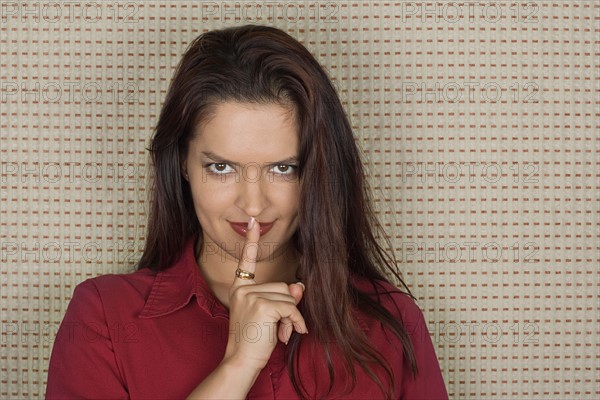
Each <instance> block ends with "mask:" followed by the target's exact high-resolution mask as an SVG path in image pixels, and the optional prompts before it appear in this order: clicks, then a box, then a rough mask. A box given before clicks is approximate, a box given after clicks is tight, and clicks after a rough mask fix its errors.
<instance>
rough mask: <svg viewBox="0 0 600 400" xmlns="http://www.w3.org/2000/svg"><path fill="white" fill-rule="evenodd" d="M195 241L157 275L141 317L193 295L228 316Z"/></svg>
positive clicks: (208, 309) (170, 308)
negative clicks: (203, 268) (198, 258)
mask: <svg viewBox="0 0 600 400" xmlns="http://www.w3.org/2000/svg"><path fill="white" fill-rule="evenodd" d="M195 243H196V236H194V237H192V238H190V239H189V240H188V242H187V243H186V244H185V247H184V251H183V254H182V255H181V257H180V258H179V260H178V261H177V262H176V263H175V264H174V265H173V266H172V267H171V268H167V269H166V270H163V271H160V272H158V273H157V274H156V278H155V279H154V283H153V285H152V289H151V291H150V296H148V299H146V304H145V305H144V308H143V309H142V311H141V313H140V314H139V317H140V318H155V317H162V316H164V315H167V314H171V313H173V312H175V311H177V310H179V309H181V308H183V307H185V306H186V305H187V304H188V303H189V302H190V300H191V299H192V297H193V296H195V297H196V301H197V302H198V305H199V306H200V308H201V309H203V310H204V311H205V312H207V313H209V314H210V315H211V316H212V317H218V316H220V317H226V318H228V316H229V312H228V311H227V309H226V308H225V307H224V306H223V304H221V302H220V301H219V300H218V299H217V298H216V296H215V295H214V294H213V292H212V290H211V289H210V287H209V286H208V284H207V283H206V280H205V279H204V276H202V274H201V273H200V269H199V268H198V264H197V263H196V255H195V254H194V244H195ZM355 284H356V282H355ZM355 317H356V320H357V322H358V324H359V326H360V328H361V329H362V330H363V331H368V330H369V327H368V324H367V322H366V320H365V319H364V318H363V317H362V316H361V315H360V314H357V315H355Z"/></svg>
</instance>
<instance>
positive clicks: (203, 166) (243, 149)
mask: <svg viewBox="0 0 600 400" xmlns="http://www.w3.org/2000/svg"><path fill="white" fill-rule="evenodd" d="M297 157H298V128H297V127H296V125H295V123H294V119H293V115H292V114H291V113H290V109H289V108H286V107H284V106H281V105H277V104H255V103H237V102H233V101H232V102H225V103H220V104H219V105H217V106H216V109H215V113H214V114H213V115H211V118H210V119H209V120H208V122H205V123H204V124H203V125H202V126H199V127H197V129H196V132H195V137H194V139H192V140H191V142H190V146H189V150H188V154H187V157H186V160H185V163H184V166H183V169H184V171H187V174H188V178H187V179H188V180H189V182H190V185H191V189H192V196H193V200H194V207H195V210H196V215H197V217H198V220H199V222H200V225H201V226H202V231H203V235H204V244H205V251H208V252H213V253H214V252H216V251H219V252H221V256H225V255H227V254H229V255H231V256H233V257H235V259H239V257H240V256H241V250H242V247H243V244H244V240H245V234H246V229H245V226H246V224H247V222H248V219H249V218H250V217H251V216H253V217H255V218H256V220H257V221H258V222H259V223H260V226H261V238H260V249H259V250H260V251H259V257H258V260H257V261H260V260H266V259H273V258H274V257H276V256H279V255H281V254H283V253H284V252H286V251H289V250H290V249H289V247H288V245H289V244H290V238H291V237H292V235H293V234H294V232H295V231H296V229H297V227H298V221H297V219H298V199H299V194H300V182H299V179H298V176H297V167H296V166H297V165H298V164H297ZM209 246H212V248H210V247H209Z"/></svg>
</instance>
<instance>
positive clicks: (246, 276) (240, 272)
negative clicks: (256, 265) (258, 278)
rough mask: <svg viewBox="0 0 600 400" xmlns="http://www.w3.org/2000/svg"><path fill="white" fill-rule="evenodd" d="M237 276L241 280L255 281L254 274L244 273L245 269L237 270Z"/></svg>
mask: <svg viewBox="0 0 600 400" xmlns="http://www.w3.org/2000/svg"><path fill="white" fill-rule="evenodd" d="M235 276H237V277H238V278H240V279H254V274H253V273H252V272H248V271H244V270H243V269H240V268H238V269H236V270H235Z"/></svg>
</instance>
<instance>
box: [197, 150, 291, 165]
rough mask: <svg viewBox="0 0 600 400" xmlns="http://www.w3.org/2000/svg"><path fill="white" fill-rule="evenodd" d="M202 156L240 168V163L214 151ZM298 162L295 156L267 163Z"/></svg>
mask: <svg viewBox="0 0 600 400" xmlns="http://www.w3.org/2000/svg"><path fill="white" fill-rule="evenodd" d="M202 154H203V155H205V156H206V157H208V158H210V159H212V160H214V161H215V162H218V163H223V164H229V165H232V166H235V167H239V166H240V163H238V162H235V161H231V160H228V159H226V158H225V157H221V156H220V155H218V154H216V153H213V152H212V151H203V152H202ZM297 162H298V158H297V157H295V156H292V157H287V158H284V159H283V160H279V161H273V162H270V163H266V165H281V164H296V163H297Z"/></svg>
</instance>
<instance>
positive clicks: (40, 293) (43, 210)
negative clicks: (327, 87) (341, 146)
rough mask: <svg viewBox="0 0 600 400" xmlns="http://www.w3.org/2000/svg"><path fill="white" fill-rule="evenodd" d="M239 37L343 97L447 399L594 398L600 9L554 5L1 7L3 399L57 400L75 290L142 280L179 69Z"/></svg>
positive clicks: (599, 392) (597, 389) (597, 384)
mask: <svg viewBox="0 0 600 400" xmlns="http://www.w3.org/2000/svg"><path fill="white" fill-rule="evenodd" d="M243 23H264V24H269V25H275V26H278V27H280V28H283V29H284V30H286V31H288V32H289V33H290V34H292V35H293V36H295V37H296V38H298V39H299V40H300V41H302V42H303V43H304V44H305V45H306V46H307V47H308V48H309V49H310V50H311V51H312V52H313V53H314V54H315V55H316V56H317V58H318V59H319V60H320V61H321V62H322V64H323V65H324V66H325V67H326V68H327V70H328V71H329V73H330V75H331V77H332V79H333V80H334V81H335V85H336V87H337V88H338V90H339V93H340V96H341V98H342V100H343V102H344V105H345V106H346V109H347V112H348V114H349V116H350V118H351V122H352V124H353V126H354V129H355V133H356V137H357V139H358V141H359V144H360V145H361V148H362V149H363V151H364V155H365V159H366V162H367V166H368V170H369V178H370V181H371V184H372V187H373V190H374V195H375V198H376V207H377V209H378V211H379V215H380V217H381V219H382V221H383V222H384V223H385V224H386V227H387V229H388V232H389V234H390V236H391V238H392V243H393V245H394V247H395V250H396V255H397V257H398V259H399V261H400V264H399V268H400V270H401V271H402V272H403V273H404V276H405V277H406V280H407V282H408V283H409V285H410V286H411V288H412V290H413V291H414V293H415V295H416V296H417V298H418V299H419V304H420V306H421V308H422V309H423V311H424V313H425V318H426V320H427V321H428V323H429V328H430V331H431V335H432V338H433V340H434V344H435V346H436V349H437V354H438V358H439V361H440V364H441V367H442V370H443V373H444V377H445V380H446V384H447V387H448V391H449V393H450V395H451V397H452V398H494V399H497V398H567V397H568V398H590V399H591V398H598V397H600V367H599V364H600V355H599V343H600V341H599V334H600V332H599V324H600V318H599V306H598V305H599V298H600V296H599V287H600V285H599V279H598V278H599V266H600V255H599V254H600V245H599V241H600V231H599V230H600V211H599V200H600V199H599V197H600V196H599V191H600V182H599V181H600V168H599V164H600V161H599V159H600V157H599V156H600V148H599V147H600V137H599V133H598V131H599V129H600V121H599V117H600V111H599V109H600V100H599V96H600V77H599V68H600V38H599V37H600V5H599V3H598V2H595V1H559V0H553V1H530V2H526V1H500V2H493V3H492V2H489V1H458V2H447V1H438V2H422V1H348V2H345V1H330V2H328V1H320V2H318V3H317V2H316V1H277V0H273V1H265V2H261V1H258V2H243V1H242V2H239V1H238V2H228V3H225V2H221V1H204V2H192V1H172V2H167V1H109V2H101V1H89V2H87V1H86V2H80V1H70V2H56V1H35V2H32V1H30V2H18V1H4V0H0V132H1V142H0V159H1V164H0V166H1V175H0V179H1V181H0V201H1V202H0V207H1V208H0V229H1V231H0V301H1V308H0V312H1V318H0V320H1V336H0V340H1V341H0V397H1V398H11V399H12V398H39V397H42V396H43V394H44V390H45V381H46V375H47V365H48V360H49V355H50V351H51V348H52V343H53V338H54V335H55V333H56V330H57V328H58V325H59V323H60V321H61V318H62V316H63V314H64V312H65V309H66V306H67V303H68V301H69V299H70V297H71V294H72V291H73V289H74V287H75V285H77V284H78V283H79V282H81V281H83V280H84V279H86V278H89V277H93V276H96V275H99V274H105V273H112V272H125V271H129V270H132V269H133V266H134V263H135V261H136V260H137V258H138V257H139V255H140V249H141V247H142V244H143V239H144V234H145V228H146V219H145V218H146V217H145V216H146V211H145V210H146V205H147V204H146V190H145V185H146V177H147V171H146V167H147V160H146V152H145V150H144V147H145V146H146V145H147V144H148V138H149V136H150V133H151V130H152V127H153V126H154V124H155V123H156V120H157V115H158V113H159V109H160V105H161V103H162V100H163V98H164V95H165V91H166V89H167V86H168V83H169V80H170V78H171V76H172V73H173V69H174V66H175V65H176V63H177V62H178V60H179V57H180V56H181V55H182V53H183V51H184V49H185V48H186V45H187V43H189V42H190V40H192V39H193V38H194V37H196V36H197V35H198V34H199V33H201V32H203V31H205V30H209V29H213V28H218V27H224V26H230V25H239V24H243Z"/></svg>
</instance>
